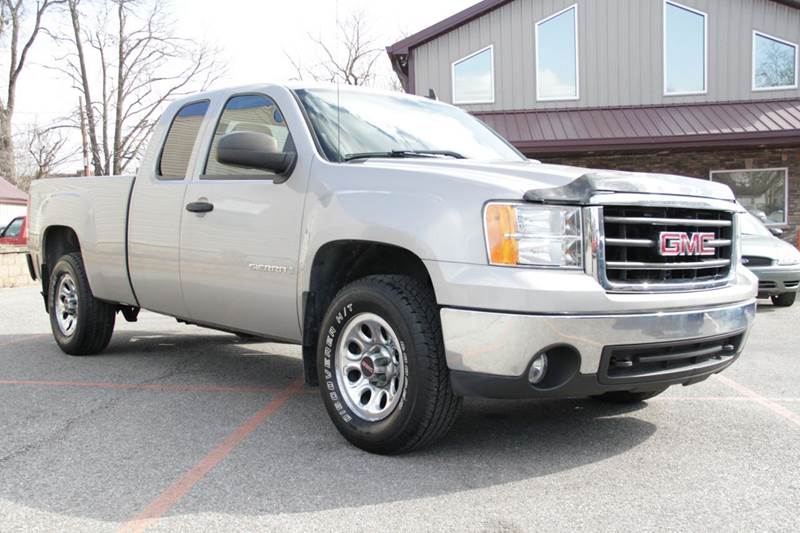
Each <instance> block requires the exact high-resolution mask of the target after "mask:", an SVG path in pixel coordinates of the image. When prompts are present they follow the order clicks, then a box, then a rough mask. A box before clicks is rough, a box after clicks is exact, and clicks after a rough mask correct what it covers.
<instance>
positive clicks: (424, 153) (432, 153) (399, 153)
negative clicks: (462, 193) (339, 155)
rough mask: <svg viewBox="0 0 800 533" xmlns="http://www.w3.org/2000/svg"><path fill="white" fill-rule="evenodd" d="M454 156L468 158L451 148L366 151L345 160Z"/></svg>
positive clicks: (349, 156) (348, 156)
mask: <svg viewBox="0 0 800 533" xmlns="http://www.w3.org/2000/svg"><path fill="white" fill-rule="evenodd" d="M438 156H444V157H452V158H455V159H466V158H465V157H464V156H463V155H461V154H459V153H458V152H453V151H451V150H392V151H390V152H364V153H361V154H347V155H346V156H344V160H345V161H353V160H354V159H370V158H377V157H389V158H404V157H438Z"/></svg>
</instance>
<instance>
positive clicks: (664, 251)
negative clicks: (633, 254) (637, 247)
mask: <svg viewBox="0 0 800 533" xmlns="http://www.w3.org/2000/svg"><path fill="white" fill-rule="evenodd" d="M715 238H716V235H714V234H713V233H692V234H689V233H686V232H685V231H662V232H661V235H660V239H659V252H660V253H661V255H664V256H668V257H672V256H678V255H715V254H716V250H715V249H714V247H712V246H711V245H709V241H713V240H714V239H715Z"/></svg>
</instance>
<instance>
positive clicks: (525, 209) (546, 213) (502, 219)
mask: <svg viewBox="0 0 800 533" xmlns="http://www.w3.org/2000/svg"><path fill="white" fill-rule="evenodd" d="M484 225H485V228H486V245H487V248H488V253H489V263H490V264H492V265H506V266H508V265H511V266H539V267H562V268H582V267H583V238H582V235H583V232H582V229H581V209H580V207H568V206H564V207H561V206H542V205H524V204H498V203H492V204H489V205H487V206H486V210H485V213H484Z"/></svg>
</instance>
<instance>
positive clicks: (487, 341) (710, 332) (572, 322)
mask: <svg viewBox="0 0 800 533" xmlns="http://www.w3.org/2000/svg"><path fill="white" fill-rule="evenodd" d="M755 310H756V304H755V300H752V299H751V300H747V301H745V302H740V303H737V304H734V305H728V306H722V307H714V308H706V309H692V310H684V311H669V312H659V313H644V314H620V315H525V314H508V313H496V312H486V311H472V310H463V309H452V308H444V309H442V311H441V319H442V333H443V335H444V344H445V350H446V354H447V365H448V367H449V368H450V370H451V371H458V372H474V373H480V374H489V375H494V376H505V377H519V376H522V375H523V374H524V373H525V372H526V371H527V369H528V365H529V364H530V362H531V359H532V358H533V357H534V356H535V355H536V354H538V353H539V352H540V351H542V350H544V349H545V348H550V347H552V346H569V347H572V348H574V349H575V350H576V351H577V352H578V354H579V355H580V358H581V361H580V373H581V374H597V373H598V371H599V369H600V361H601V357H602V353H603V349H604V348H605V347H606V346H616V345H630V344H648V343H663V342H670V341H681V340H686V339H699V338H704V337H714V336H718V335H724V334H727V333H735V332H740V331H745V330H748V329H749V327H750V324H751V323H752V321H753V318H754V317H755ZM742 344H744V343H742Z"/></svg>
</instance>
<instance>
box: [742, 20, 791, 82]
mask: <svg viewBox="0 0 800 533" xmlns="http://www.w3.org/2000/svg"><path fill="white" fill-rule="evenodd" d="M796 88H797V45H796V44H794V43H790V42H788V41H784V40H782V39H778V38H777V37H772V36H771V35H767V34H766V33H761V32H758V31H755V32H753V90H754V91H768V90H775V89H796Z"/></svg>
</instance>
